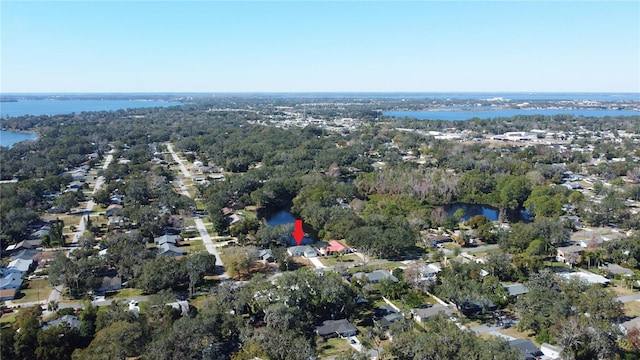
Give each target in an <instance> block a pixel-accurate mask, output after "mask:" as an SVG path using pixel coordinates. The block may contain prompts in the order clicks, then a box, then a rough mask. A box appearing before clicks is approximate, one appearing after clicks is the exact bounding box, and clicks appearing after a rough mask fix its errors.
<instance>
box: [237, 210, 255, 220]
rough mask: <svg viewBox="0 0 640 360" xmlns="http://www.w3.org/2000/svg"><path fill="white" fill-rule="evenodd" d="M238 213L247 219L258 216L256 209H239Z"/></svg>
mask: <svg viewBox="0 0 640 360" xmlns="http://www.w3.org/2000/svg"><path fill="white" fill-rule="evenodd" d="M238 214H240V215H242V216H244V218H245V219H256V218H257V217H256V212H255V211H249V210H247V209H244V210H238Z"/></svg>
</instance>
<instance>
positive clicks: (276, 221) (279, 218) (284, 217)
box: [264, 210, 296, 226]
mask: <svg viewBox="0 0 640 360" xmlns="http://www.w3.org/2000/svg"><path fill="white" fill-rule="evenodd" d="M264 220H265V222H266V223H267V225H268V226H278V225H286V224H293V223H294V222H295V220H296V218H295V217H293V215H292V214H291V213H290V212H289V211H287V210H280V211H277V212H274V213H273V214H264Z"/></svg>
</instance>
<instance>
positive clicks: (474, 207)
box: [442, 204, 530, 222]
mask: <svg viewBox="0 0 640 360" xmlns="http://www.w3.org/2000/svg"><path fill="white" fill-rule="evenodd" d="M442 209H444V211H446V212H447V214H448V215H453V214H455V212H456V211H458V210H459V209H462V210H464V220H465V221H467V220H469V219H471V218H472V217H474V216H476V215H484V216H486V217H487V219H489V220H490V221H498V220H499V218H500V210H498V208H496V207H493V206H491V205H482V204H448V205H443V206H442ZM529 216H530V214H529V212H528V211H526V210H522V211H507V218H508V220H509V221H510V222H518V221H527V220H528V219H529Z"/></svg>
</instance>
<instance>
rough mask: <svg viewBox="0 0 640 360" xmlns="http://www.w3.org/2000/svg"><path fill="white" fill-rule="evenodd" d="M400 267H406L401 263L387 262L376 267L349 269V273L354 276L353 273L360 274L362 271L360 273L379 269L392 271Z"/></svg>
mask: <svg viewBox="0 0 640 360" xmlns="http://www.w3.org/2000/svg"><path fill="white" fill-rule="evenodd" d="M400 266H406V265H405V264H403V263H401V262H400V261H389V262H386V263H384V264H376V265H367V266H358V267H354V268H352V269H349V273H351V274H355V273H357V272H360V271H362V272H370V271H374V270H379V269H387V270H392V269H395V268H397V267H400Z"/></svg>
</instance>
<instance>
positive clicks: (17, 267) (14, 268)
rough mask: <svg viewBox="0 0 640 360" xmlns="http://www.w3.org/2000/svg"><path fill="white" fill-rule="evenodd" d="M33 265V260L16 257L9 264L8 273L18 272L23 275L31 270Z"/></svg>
mask: <svg viewBox="0 0 640 360" xmlns="http://www.w3.org/2000/svg"><path fill="white" fill-rule="evenodd" d="M32 266H33V260H31V259H29V260H24V259H15V260H13V261H11V262H10V263H9V265H7V270H6V273H8V272H17V273H19V274H21V275H24V274H26V273H28V272H29V270H30V269H31V267H32Z"/></svg>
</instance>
